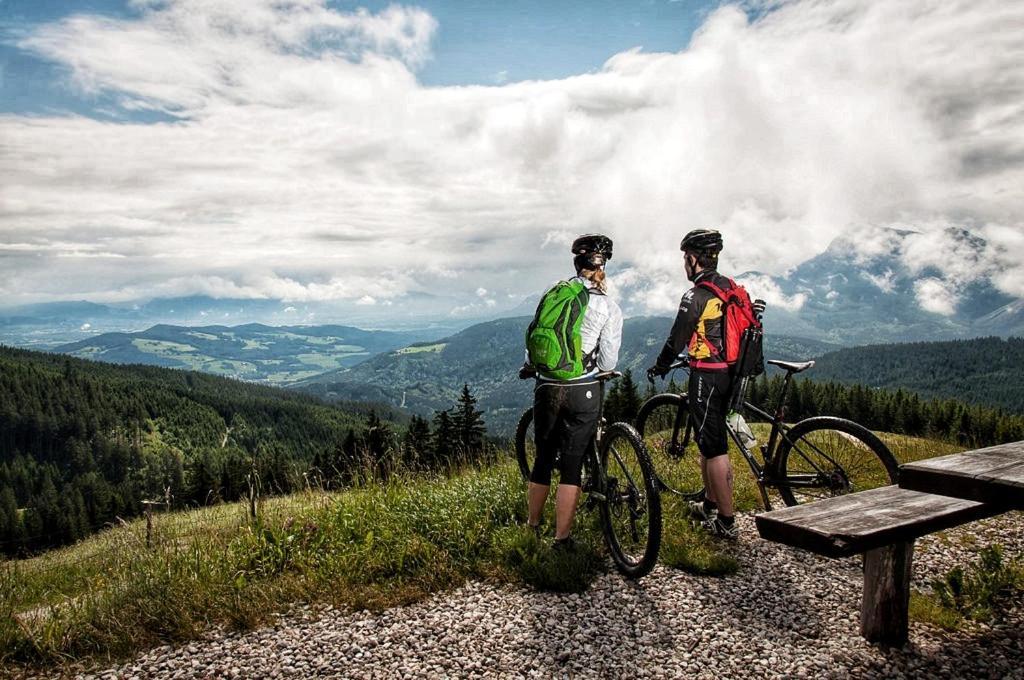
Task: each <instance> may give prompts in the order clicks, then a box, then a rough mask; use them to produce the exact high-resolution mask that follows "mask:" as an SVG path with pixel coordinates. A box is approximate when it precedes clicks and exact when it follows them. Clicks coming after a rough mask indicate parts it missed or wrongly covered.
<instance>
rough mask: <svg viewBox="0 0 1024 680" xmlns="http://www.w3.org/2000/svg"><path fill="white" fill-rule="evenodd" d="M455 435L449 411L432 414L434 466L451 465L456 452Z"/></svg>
mask: <svg viewBox="0 0 1024 680" xmlns="http://www.w3.org/2000/svg"><path fill="white" fill-rule="evenodd" d="M456 436H457V433H456V431H455V427H454V424H453V423H452V417H451V413H450V412H449V411H436V412H435V413H434V441H433V444H434V464H435V465H437V466H445V465H451V464H452V462H454V454H455V452H456V446H457V440H456Z"/></svg>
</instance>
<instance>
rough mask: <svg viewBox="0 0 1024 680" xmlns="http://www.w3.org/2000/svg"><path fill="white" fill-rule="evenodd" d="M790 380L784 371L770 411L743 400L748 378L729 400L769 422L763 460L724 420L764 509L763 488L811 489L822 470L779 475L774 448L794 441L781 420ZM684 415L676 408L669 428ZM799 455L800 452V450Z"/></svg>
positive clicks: (677, 428)
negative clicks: (775, 401)
mask: <svg viewBox="0 0 1024 680" xmlns="http://www.w3.org/2000/svg"><path fill="white" fill-rule="evenodd" d="M673 368H685V369H686V370H689V367H688V366H685V365H684V364H680V365H678V366H674V367H673ZM792 379H793V373H790V372H787V373H786V378H785V380H784V381H783V384H782V391H781V392H780V394H779V401H778V404H777V405H776V407H775V412H774V413H768V412H767V411H765V410H763V409H761V408H758V407H757V406H756V405H754V404H752V403H751V402H749V401H747V400H746V399H745V395H746V390H747V385H748V384H749V381H750V380H751V379H750V378H742V379H741V381H740V382H739V384H737V386H736V390H735V393H734V394H735V396H734V399H733V406H734V407H737V409H738V410H742V411H746V412H750V413H753V414H755V415H757V416H759V417H760V418H761V419H763V420H765V421H767V422H769V423H771V432H770V433H769V435H768V442H767V443H766V444H763V445H762V446H761V447H760V452H761V458H762V460H763V461H764V462H763V464H762V463H761V462H759V461H758V460H757V457H756V456H755V455H754V452H753V451H751V450H750V449H749V448H748V447H747V446H746V444H744V443H743V441H742V440H741V439H740V436H739V435H738V434H737V433H736V431H735V430H734V429H733V428H732V427H731V426H730V425H729V423H728V422H726V426H725V427H726V431H727V432H728V433H729V437H730V438H731V439H732V441H733V442H734V443H735V444H736V447H737V448H738V449H739V451H740V454H741V455H742V456H743V458H744V460H746V461H747V465H749V466H750V471H751V473H753V475H754V480H755V481H756V482H757V487H758V490H759V491H760V492H761V501H762V502H763V503H764V507H765V510H771V508H772V506H771V501H770V500H769V499H768V491H767V487H776V488H778V487H780V486H786V487H793V488H811V487H816V486H819V485H820V481H821V478H820V474H822V473H823V471H822V470H821V469H820V468H818V466H817V465H814V467H815V468H816V470H817V472H818V474H799V475H788V476H784V475H781V474H779V470H778V463H777V462H776V461H777V460H778V457H777V456H776V455H775V454H776V453H777V451H778V447H779V444H780V442H781V441H782V440H785V441H787V442H789V444H790V446H793V447H794V449H795V450H797V451H798V452H799V449H797V448H796V446H795V443H794V442H793V441H792V440H790V439H789V438H788V437H787V434H788V432H789V431H790V430H791V429H792V426H790V425H786V424H785V422H784V419H785V417H786V397H787V396H789V389H790V383H791V381H792ZM686 416H687V410H686V409H685V408H680V409H679V410H678V411H677V413H676V421H675V424H674V428H673V431H675V432H679V431H680V428H681V426H682V421H683V419H684V418H686ZM691 431H692V428H691V427H689V426H687V428H686V432H685V435H684V438H683V447H684V448H685V447H686V446H687V445H688V444H689V442H690V432H691ZM808 444H809V445H810V446H812V447H813V448H814V449H815V450H816V451H817V452H818V453H819V454H820V455H822V456H823V457H825V458H826V459H829V460H830V457H829V456H828V454H827V453H826V452H824V451H822V450H821V449H818V447H816V446H814V445H813V444H810V443H808ZM801 455H803V454H802V453H801ZM804 458H805V459H807V460H808V461H809V462H811V463H812V465H813V461H810V459H808V458H807V457H806V456H804Z"/></svg>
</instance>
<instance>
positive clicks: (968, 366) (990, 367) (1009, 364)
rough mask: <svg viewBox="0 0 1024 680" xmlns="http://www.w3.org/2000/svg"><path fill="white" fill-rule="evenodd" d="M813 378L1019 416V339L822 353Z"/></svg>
mask: <svg viewBox="0 0 1024 680" xmlns="http://www.w3.org/2000/svg"><path fill="white" fill-rule="evenodd" d="M816 361H817V363H816V364H815V366H814V369H813V370H812V371H810V372H808V373H807V374H805V375H807V376H808V377H809V378H812V379H814V380H826V379H827V380H835V381H838V382H843V383H847V384H860V385H864V386H867V387H877V388H886V389H900V388H902V389H904V390H907V391H909V392H916V393H917V394H919V395H920V396H922V397H926V398H948V399H958V400H960V401H965V402H968V403H973V404H981V405H985V406H992V407H998V408H1004V409H1007V410H1009V411H1012V412H1014V413H1024V338H1019V337H1018V338H1007V339H1003V338H996V337H991V338H974V339H972V340H952V341H946V342H913V343H905V344H889V345H868V346H865V347H852V348H848V349H840V350H836V351H834V352H828V353H826V354H823V355H822V356H820V357H818V358H817V360H816Z"/></svg>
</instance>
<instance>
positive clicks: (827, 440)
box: [636, 359, 899, 510]
mask: <svg viewBox="0 0 1024 680" xmlns="http://www.w3.org/2000/svg"><path fill="white" fill-rule="evenodd" d="M767 363H769V364H772V365H774V366H778V367H779V368H781V369H783V370H785V371H786V378H785V380H784V382H783V386H782V393H781V394H780V395H779V402H778V405H777V406H776V408H775V411H774V413H768V412H766V411H763V410H761V409H760V408H758V407H757V406H755V405H754V404H751V403H750V402H749V401H746V399H745V395H746V389H747V385H748V381H749V380H750V378H743V379H740V380H738V381H737V384H736V386H735V387H734V391H733V395H734V396H733V401H732V405H733V409H734V410H735V411H737V412H739V413H740V415H741V416H742V414H743V412H746V413H748V414H753V416H755V417H756V418H757V419H759V420H762V421H765V422H768V423H770V424H771V430H770V432H769V435H768V441H767V443H765V444H762V445H761V446H760V447H757V446H756V441H754V439H753V436H752V433H751V432H750V430H749V428H748V427H746V425H745V422H744V421H742V420H739V421H734V420H733V417H732V416H730V418H729V419H728V420H727V421H726V426H727V430H728V432H729V437H730V438H731V439H732V441H733V442H735V444H736V446H737V447H738V448H739V452H740V454H742V456H743V457H744V458H745V459H746V461H747V463H748V464H749V465H750V471H751V472H752V473H753V475H754V479H755V480H756V482H757V486H758V489H759V490H760V492H761V500H762V501H763V503H764V507H765V509H766V510H771V507H772V506H771V502H770V501H769V498H768V491H767V490H768V489H769V488H773V489H775V490H777V491H778V493H779V495H780V496H781V497H782V500H783V502H784V503H785V504H786V505H797V504H799V503H805V502H808V501H813V500H817V499H819V498H826V497H829V496H840V495H843V494H847V493H852V492H854V491H860V490H863V489H870V488H874V487H877V486H886V485H889V484H895V483H896V479H897V475H898V473H899V466H898V464H897V462H896V458H895V457H894V456H893V455H892V452H891V451H889V448H888V447H887V446H886V445H885V444H884V443H883V442H882V440H880V439H879V438H878V437H877V436H875V434H874V433H873V432H871V431H870V430H868V429H867V428H866V427H864V426H862V425H859V424H857V423H855V422H853V421H852V420H846V419H844V418H834V417H830V416H815V417H811V418H806V419H804V420H801V421H799V422H798V423H795V424H792V425H789V424H786V423H785V422H784V418H785V415H786V409H785V404H786V396H787V395H788V393H789V388H790V383H791V381H792V378H793V376H794V375H796V374H797V373H801V372H803V371H806V370H807V369H809V368H811V367H812V366H814V362H813V361H805V362H789V361H778V360H774V359H773V360H769V361H768V362H767ZM677 368H684V369H688V368H689V363H688V361H687V360H686V359H682V360H679V361H677V362H675V363H673V364H672V365H671V366H670V367H669V370H673V369H677ZM651 382H652V384H653V380H652V381H651ZM740 423H743V424H742V425H740ZM737 426H739V427H737ZM636 429H637V431H639V432H640V433H641V435H642V437H643V440H644V443H645V444H646V446H647V449H648V451H649V453H650V457H651V462H652V463H653V464H654V469H655V473H656V474H657V476H658V488H659V490H661V491H667V492H669V493H672V494H676V495H678V496H682V497H683V498H685V499H687V500H702V499H703V498H704V481H703V479H702V478H701V473H700V458H699V456H700V454H699V452H698V451H697V445H696V442H695V440H694V424H693V423H692V422H691V421H690V417H689V406H688V403H687V396H686V394H673V393H662V394H656V395H655V396H653V397H651V398H650V399H648V400H647V401H645V402H644V403H643V404H642V405H641V407H640V410H639V412H638V413H637V419H636ZM755 449H757V450H758V451H759V452H760V454H761V461H758V460H757V458H755V455H754V450H755Z"/></svg>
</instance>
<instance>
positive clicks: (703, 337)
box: [655, 269, 732, 373]
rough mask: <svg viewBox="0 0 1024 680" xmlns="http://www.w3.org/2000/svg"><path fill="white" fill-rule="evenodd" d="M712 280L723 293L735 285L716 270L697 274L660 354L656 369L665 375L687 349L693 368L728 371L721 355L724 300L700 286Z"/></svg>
mask: <svg viewBox="0 0 1024 680" xmlns="http://www.w3.org/2000/svg"><path fill="white" fill-rule="evenodd" d="M702 281H709V282H711V283H713V284H714V285H716V286H718V287H719V288H721V289H722V290H730V289H731V288H732V283H731V282H730V281H729V279H728V278H726V277H724V276H722V275H721V274H719V273H718V272H717V271H715V270H713V269H705V270H704V271H702V272H700V273H699V274H697V277H696V278H695V279H694V282H693V283H694V287H693V288H691V289H690V290H688V291H686V293H685V294H684V295H683V299H682V300H681V301H680V302H679V312H678V314H676V320H675V322H674V323H673V324H672V330H671V331H669V334H668V340H666V341H665V346H664V348H662V350H661V354H659V355H658V361H657V362H656V363H655V367H656V368H657V369H658V372H659V373H664V372H665V371H667V370H668V367H669V366H670V365H671V364H672V362H674V361H675V360H676V357H678V356H679V354H680V353H681V352H682V351H683V350H684V349H688V350H689V356H690V366H691V367H693V368H698V369H701V370H706V371H727V370H728V365H727V364H726V363H725V357H724V356H723V355H722V346H723V345H722V301H721V300H720V299H718V296H716V295H715V294H714V293H713V292H711V291H710V290H709V289H707V288H705V287H703V286H700V285H697V284H699V283H701V282H702Z"/></svg>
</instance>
